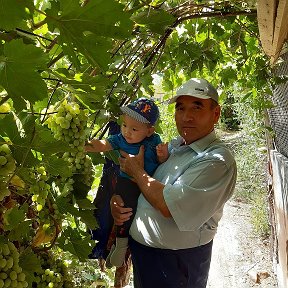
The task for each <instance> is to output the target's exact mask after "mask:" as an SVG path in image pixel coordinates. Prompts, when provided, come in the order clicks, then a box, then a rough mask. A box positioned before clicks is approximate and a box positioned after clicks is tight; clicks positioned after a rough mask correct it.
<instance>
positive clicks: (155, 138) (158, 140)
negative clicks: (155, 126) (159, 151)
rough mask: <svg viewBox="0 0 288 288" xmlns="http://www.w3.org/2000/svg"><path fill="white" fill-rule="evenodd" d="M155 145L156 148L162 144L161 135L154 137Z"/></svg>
mask: <svg viewBox="0 0 288 288" xmlns="http://www.w3.org/2000/svg"><path fill="white" fill-rule="evenodd" d="M153 143H154V145H155V146H157V145H158V144H160V143H162V140H161V138H160V136H159V134H156V133H155V135H154V137H153Z"/></svg>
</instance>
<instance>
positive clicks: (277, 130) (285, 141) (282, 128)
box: [268, 53, 288, 157]
mask: <svg viewBox="0 0 288 288" xmlns="http://www.w3.org/2000/svg"><path fill="white" fill-rule="evenodd" d="M281 59H282V60H283V62H282V63H281V64H280V65H279V66H278V67H277V69H276V70H275V73H276V75H277V76H286V77H287V76H288V53H285V54H283V55H282V56H281ZM272 102H273V104H274V105H275V107H273V108H271V109H269V111H268V114H269V118H270V124H271V127H272V128H273V130H274V134H275V137H274V145H275V148H276V149H277V151H278V152H280V153H281V154H283V155H284V156H285V157H288V81H286V82H285V83H280V84H278V85H277V86H276V87H275V89H274V91H273V96H272Z"/></svg>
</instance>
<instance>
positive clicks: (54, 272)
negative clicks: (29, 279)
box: [32, 254, 72, 288]
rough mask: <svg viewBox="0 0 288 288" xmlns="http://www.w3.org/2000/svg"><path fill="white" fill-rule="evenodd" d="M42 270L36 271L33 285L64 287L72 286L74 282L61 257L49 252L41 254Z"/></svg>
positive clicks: (53, 287)
mask: <svg viewBox="0 0 288 288" xmlns="http://www.w3.org/2000/svg"><path fill="white" fill-rule="evenodd" d="M38 257H39V258H40V263H41V268H42V269H41V271H39V272H37V273H36V272H35V273H34V276H35V281H34V282H33V283H32V287H33V288H34V287H37V288H41V287H43V288H44V287H45V288H46V287H48V288H63V287H71V286H72V283H71V280H70V279H69V276H68V271H67V267H66V266H65V265H64V263H63V262H62V261H61V260H59V259H54V258H53V257H52V256H51V255H49V254H39V256H38Z"/></svg>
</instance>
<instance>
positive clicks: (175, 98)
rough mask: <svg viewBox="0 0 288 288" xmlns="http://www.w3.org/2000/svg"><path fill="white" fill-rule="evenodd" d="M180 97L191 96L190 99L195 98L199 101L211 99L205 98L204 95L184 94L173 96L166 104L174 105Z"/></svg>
mask: <svg viewBox="0 0 288 288" xmlns="http://www.w3.org/2000/svg"><path fill="white" fill-rule="evenodd" d="M181 96H191V97H195V98H199V99H212V98H211V97H209V96H206V95H188V94H185V95H176V96H174V97H173V98H171V99H169V100H168V104H172V103H175V102H176V101H177V99H178V98H179V97H181Z"/></svg>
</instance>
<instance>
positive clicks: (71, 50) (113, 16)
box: [46, 0, 132, 69]
mask: <svg viewBox="0 0 288 288" xmlns="http://www.w3.org/2000/svg"><path fill="white" fill-rule="evenodd" d="M123 8H124V6H123V5H122V4H120V3H118V2H116V1H106V0H91V1H89V2H88V3H87V5H82V6H80V5H79V3H78V2H77V1H71V0H70V1H67V0H60V1H58V2H57V3H56V2H52V3H51V8H50V9H47V10H46V14H47V15H48V17H47V23H48V26H49V28H50V30H51V31H53V30H54V29H56V28H57V29H58V30H59V31H60V35H59V37H58V40H59V43H60V44H61V47H62V49H63V51H64V53H65V54H66V55H68V56H69V57H70V60H71V61H72V62H73V63H74V65H75V66H76V67H79V64H80V62H79V59H78V57H77V56H76V51H75V48H76V49H77V50H78V52H80V53H82V54H83V55H85V57H86V58H87V59H88V61H89V62H90V63H91V64H93V65H95V64H96V63H97V64H98V66H99V67H102V68H105V69H106V68H107V67H108V66H107V64H108V63H109V62H110V55H109V54H108V49H109V48H110V46H111V40H110V39H109V38H110V37H111V38H117V39H118V38H120V39H124V38H126V37H129V35H130V33H131V30H132V21H131V20H130V19H129V18H130V16H131V14H130V13H129V12H124V11H123ZM59 10H60V11H61V13H59ZM91 34H94V35H91ZM95 35H96V36H104V37H103V38H99V37H98V38H97V37H95Z"/></svg>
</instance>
